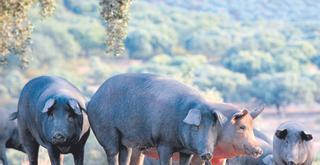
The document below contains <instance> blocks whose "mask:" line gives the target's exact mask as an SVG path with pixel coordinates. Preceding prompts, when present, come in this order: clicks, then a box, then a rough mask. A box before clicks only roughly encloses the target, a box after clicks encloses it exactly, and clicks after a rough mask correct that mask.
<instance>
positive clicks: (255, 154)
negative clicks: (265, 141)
mask: <svg viewBox="0 0 320 165" xmlns="http://www.w3.org/2000/svg"><path fill="white" fill-rule="evenodd" d="M262 154H263V151H262V149H261V148H260V147H255V148H253V152H252V155H253V157H255V158H258V157H260V156H261V155H262Z"/></svg>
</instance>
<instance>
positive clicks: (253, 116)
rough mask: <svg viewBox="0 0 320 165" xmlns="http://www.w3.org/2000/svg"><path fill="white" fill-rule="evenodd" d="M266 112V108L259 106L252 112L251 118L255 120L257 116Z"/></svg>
mask: <svg viewBox="0 0 320 165" xmlns="http://www.w3.org/2000/svg"><path fill="white" fill-rule="evenodd" d="M263 110H264V106H263V105H261V106H258V107H257V108H255V109H254V110H253V111H252V112H250V116H251V117H252V118H253V119H255V118H256V117H257V116H259V115H260V113H261V112H263Z"/></svg>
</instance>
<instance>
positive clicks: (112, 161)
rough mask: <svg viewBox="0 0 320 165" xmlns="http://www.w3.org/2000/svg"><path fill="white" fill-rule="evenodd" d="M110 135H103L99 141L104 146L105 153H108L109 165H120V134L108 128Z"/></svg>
mask: <svg viewBox="0 0 320 165" xmlns="http://www.w3.org/2000/svg"><path fill="white" fill-rule="evenodd" d="M107 130H108V135H107V136H105V135H103V136H102V137H100V138H99V139H103V140H100V141H99V143H100V144H101V145H102V146H103V149H104V151H105V152H106V155H107V159H108V165H118V164H119V159H118V155H119V144H120V139H119V134H118V132H117V130H116V129H114V128H108V129H107Z"/></svg>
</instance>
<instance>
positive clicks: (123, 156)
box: [119, 145, 132, 165]
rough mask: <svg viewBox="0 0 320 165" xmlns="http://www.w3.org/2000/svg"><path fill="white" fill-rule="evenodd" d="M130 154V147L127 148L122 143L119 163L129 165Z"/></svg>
mask: <svg viewBox="0 0 320 165" xmlns="http://www.w3.org/2000/svg"><path fill="white" fill-rule="evenodd" d="M131 154H132V148H128V147H126V146H124V145H121V146H120V153H119V160H120V165H129V163H130V158H131Z"/></svg>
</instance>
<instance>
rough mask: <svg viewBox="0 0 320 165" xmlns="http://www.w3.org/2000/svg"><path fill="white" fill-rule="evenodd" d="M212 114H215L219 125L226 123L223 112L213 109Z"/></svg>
mask: <svg viewBox="0 0 320 165" xmlns="http://www.w3.org/2000/svg"><path fill="white" fill-rule="evenodd" d="M213 115H215V116H216V118H217V120H218V121H219V123H220V124H221V125H223V124H224V123H226V122H227V121H228V119H227V117H226V116H224V114H222V113H221V112H219V111H214V112H213Z"/></svg>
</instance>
